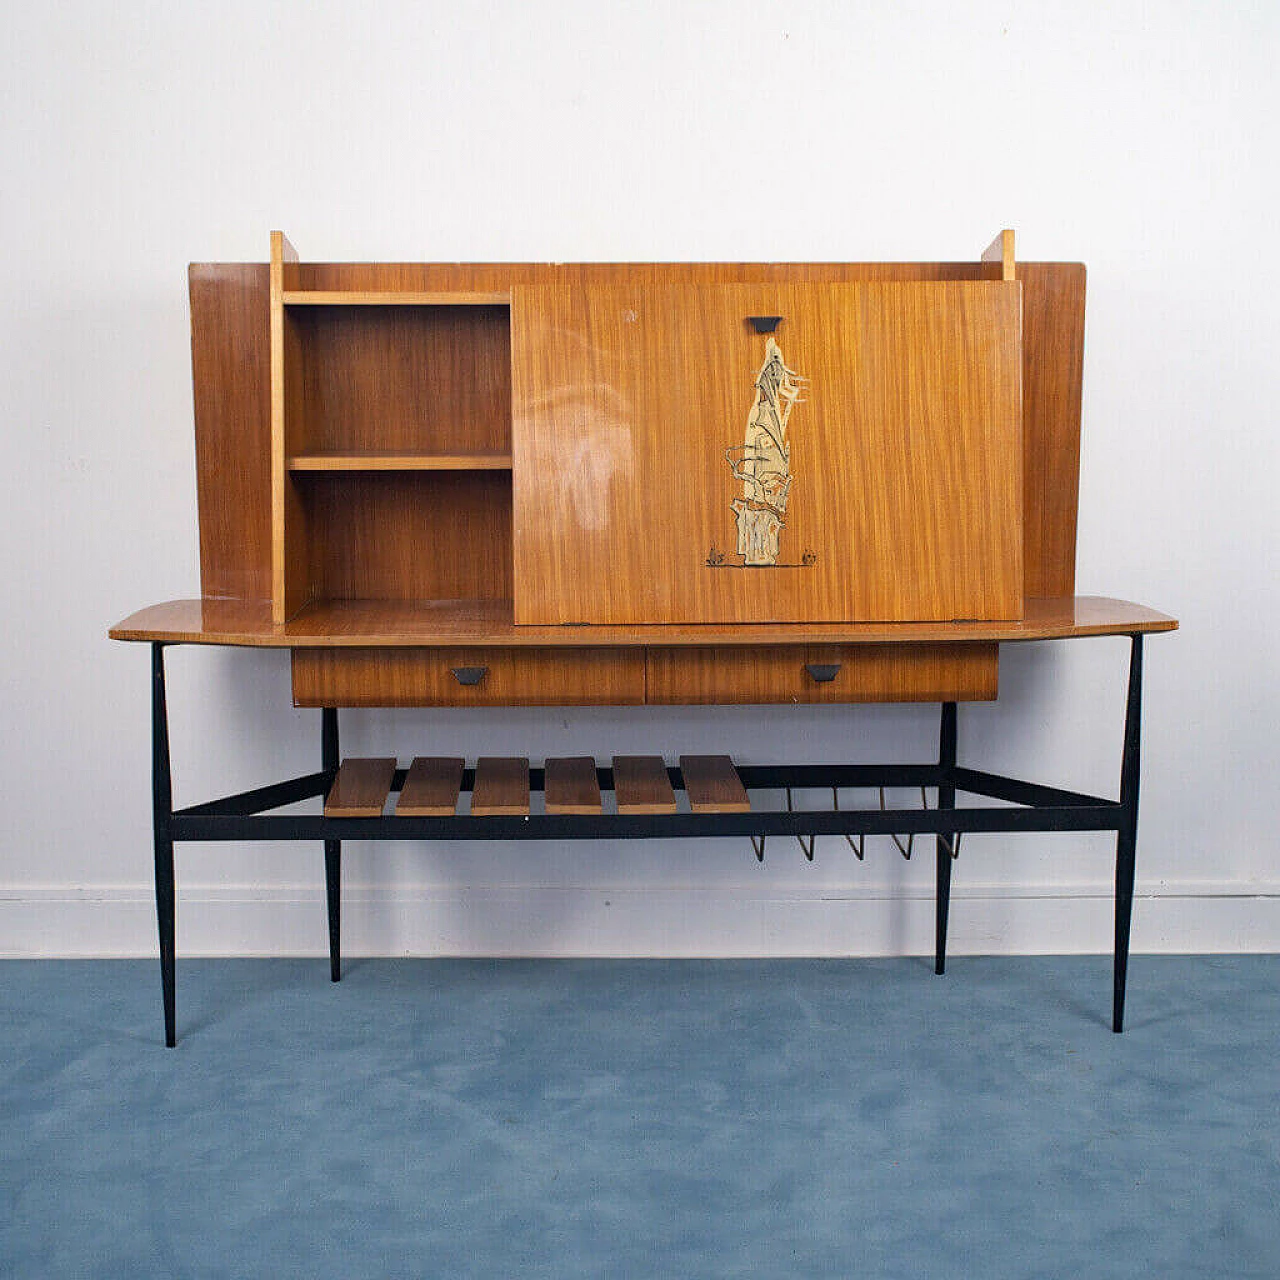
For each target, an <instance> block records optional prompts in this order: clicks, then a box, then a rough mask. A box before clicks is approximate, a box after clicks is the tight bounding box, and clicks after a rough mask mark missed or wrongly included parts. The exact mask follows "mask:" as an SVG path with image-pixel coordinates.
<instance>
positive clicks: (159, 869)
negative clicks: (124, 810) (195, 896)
mask: <svg viewBox="0 0 1280 1280" xmlns="http://www.w3.org/2000/svg"><path fill="white" fill-rule="evenodd" d="M172 817H173V776H172V773H171V771H170V765H169V711H168V707H167V705H166V701H165V692H164V646H163V645H162V644H158V643H153V644H152V646H151V822H152V832H153V836H154V841H155V857H156V923H157V925H158V926H159V931H160V986H161V990H162V991H163V994H164V1043H165V1047H166V1048H168V1049H172V1048H173V1047H174V1045H176V1044H177V1042H178V1034H177V1015H176V991H175V986H176V981H175V967H174V959H175V955H176V948H175V938H176V930H175V915H176V913H175V902H174V899H175V894H174V883H173V837H172V836H171V834H170V830H171V828H170V819H171V818H172Z"/></svg>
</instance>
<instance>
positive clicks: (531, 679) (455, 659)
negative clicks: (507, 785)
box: [293, 648, 645, 707]
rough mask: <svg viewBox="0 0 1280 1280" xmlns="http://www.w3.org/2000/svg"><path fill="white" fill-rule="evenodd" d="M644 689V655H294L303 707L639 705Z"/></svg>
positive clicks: (449, 651) (297, 701)
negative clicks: (463, 676)
mask: <svg viewBox="0 0 1280 1280" xmlns="http://www.w3.org/2000/svg"><path fill="white" fill-rule="evenodd" d="M460 672H461V673H464V674H466V675H467V676H468V677H469V678H470V677H474V676H475V675H476V673H477V672H478V673H480V675H479V679H477V680H475V682H474V683H469V684H464V683H462V681H461V680H460V679H459V677H458V674H457V673H460ZM644 685H645V662H644V651H643V650H639V649H622V648H619V649H566V648H555V649H551V648H548V649H528V648H517V649H496V650H495V649H481V648H470V649H458V648H442V649H386V648H379V649H295V650H294V651H293V702H294V706H298V707H545V706H591V705H599V706H613V707H619V706H636V705H639V704H640V703H643V702H644Z"/></svg>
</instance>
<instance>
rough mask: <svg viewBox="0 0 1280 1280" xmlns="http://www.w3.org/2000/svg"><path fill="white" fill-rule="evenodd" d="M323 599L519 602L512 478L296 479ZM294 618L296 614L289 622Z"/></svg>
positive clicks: (310, 593) (315, 591) (491, 474)
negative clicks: (514, 597) (515, 597)
mask: <svg viewBox="0 0 1280 1280" xmlns="http://www.w3.org/2000/svg"><path fill="white" fill-rule="evenodd" d="M291 478H292V480H293V483H294V484H295V485H296V486H297V490H298V495H299V510H300V512H301V513H302V518H303V520H304V523H305V526H306V528H307V530H308V531H309V532H308V539H309V545H308V549H307V551H308V554H307V561H306V568H305V571H304V570H303V569H301V568H297V569H294V570H293V571H292V572H293V574H294V575H295V577H297V576H298V575H302V577H303V580H304V581H305V583H306V587H307V592H306V594H307V599H309V600H315V601H336V600H354V599H360V598H363V597H369V598H372V599H375V600H406V601H413V600H437V599H469V598H472V597H476V596H480V597H488V598H492V599H499V600H500V599H506V598H508V597H510V595H511V476H510V474H509V473H507V472H502V471H477V472H467V471H441V472H432V473H422V472H380V473H367V472H343V473H331V472H323V471H317V472H297V473H295V474H294V475H293V476H292V477H291ZM291 616H292V615H291Z"/></svg>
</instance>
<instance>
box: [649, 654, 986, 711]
mask: <svg viewBox="0 0 1280 1280" xmlns="http://www.w3.org/2000/svg"><path fill="white" fill-rule="evenodd" d="M811 664H812V665H814V666H815V667H817V668H819V674H822V675H829V674H830V671H829V670H828V671H823V670H821V668H823V667H826V668H831V667H834V668H835V674H834V676H833V677H832V678H831V679H829V680H821V681H820V680H818V679H816V678H815V676H814V675H813V673H812V672H810V670H809V667H810V665H811ZM998 664H999V648H998V646H997V645H995V644H977V643H973V642H969V643H964V644H910V645H908V644H892V645H884V644H881V645H876V644H872V645H805V646H781V645H779V646H723V647H719V646H717V647H714V648H696V649H693V648H660V647H657V646H655V647H651V648H650V649H648V650H647V652H646V666H647V676H646V689H647V694H646V697H647V701H648V702H650V703H653V704H675V705H726V704H734V703H742V704H748V705H750V704H757V703H758V704H767V703H787V702H791V703H821V702H973V701H983V700H989V699H992V698H994V697H995V696H996V692H997V677H998V670H999V665H998Z"/></svg>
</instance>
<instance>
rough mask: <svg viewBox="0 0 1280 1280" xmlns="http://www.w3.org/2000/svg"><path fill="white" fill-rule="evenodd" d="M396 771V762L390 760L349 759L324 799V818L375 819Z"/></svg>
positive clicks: (342, 766) (344, 762)
mask: <svg viewBox="0 0 1280 1280" xmlns="http://www.w3.org/2000/svg"><path fill="white" fill-rule="evenodd" d="M395 772H396V762H395V761H394V760H393V759H387V758H382V757H379V758H377V759H360V758H356V757H352V758H351V759H348V760H344V761H343V762H342V764H341V765H340V766H339V767H338V775H337V777H336V778H334V780H333V786H332V787H330V788H329V795H328V797H327V798H326V799H325V802H324V813H325V817H326V818H376V817H378V816H379V815H380V814H381V813H382V809H383V806H384V805H385V804H386V803H387V795H388V794H389V793H390V791H391V784H392V782H393V781H394V780H395Z"/></svg>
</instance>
